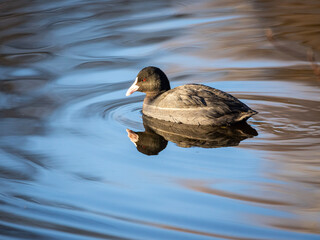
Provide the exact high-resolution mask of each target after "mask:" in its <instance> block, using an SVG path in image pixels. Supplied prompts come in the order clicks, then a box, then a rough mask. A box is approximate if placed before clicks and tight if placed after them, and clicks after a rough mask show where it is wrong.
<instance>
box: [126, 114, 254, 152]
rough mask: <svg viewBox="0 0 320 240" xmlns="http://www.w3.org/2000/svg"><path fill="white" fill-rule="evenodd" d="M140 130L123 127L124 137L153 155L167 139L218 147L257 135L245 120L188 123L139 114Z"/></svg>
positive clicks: (205, 146)
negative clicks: (225, 124) (221, 123)
mask: <svg viewBox="0 0 320 240" xmlns="http://www.w3.org/2000/svg"><path fill="white" fill-rule="evenodd" d="M143 125H144V127H145V131H144V132H133V131H132V130H129V129H127V132H128V137H129V138H130V140H131V141H132V142H133V143H134V144H135V146H136V147H137V149H138V151H139V152H142V153H144V154H146V155H156V154H158V153H159V152H160V151H162V150H163V149H165V148H166V146H167V142H168V141H171V142H174V143H176V144H177V145H178V146H179V147H202V148H218V147H229V146H237V145H238V144H239V143H240V142H241V141H242V140H244V139H246V138H250V137H254V136H257V135H258V133H257V131H256V130H255V129H253V128H252V127H251V126H249V125H248V124H247V123H245V122H242V123H240V124H238V125H234V126H229V127H213V126H192V125H191V126H190V125H186V124H178V123H172V122H167V121H162V120H158V119H155V118H150V117H147V116H145V115H143Z"/></svg>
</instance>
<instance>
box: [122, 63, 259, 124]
mask: <svg viewBox="0 0 320 240" xmlns="http://www.w3.org/2000/svg"><path fill="white" fill-rule="evenodd" d="M136 91H139V92H143V93H145V94H146V96H145V98H144V101H143V107H142V114H143V115H146V116H148V117H151V118H155V119H158V120H163V121H168V122H173V123H179V124H188V125H198V126H199V125H212V126H230V125H234V124H237V123H241V122H245V121H246V120H248V119H249V118H250V117H252V116H253V115H255V114H257V113H258V112H257V111H255V110H252V109H251V108H249V107H248V106H247V105H246V104H244V103H243V102H241V101H240V100H239V99H237V98H236V97H234V96H232V95H231V94H229V93H226V92H224V91H221V90H219V89H216V88H213V87H209V86H206V85H202V84H194V83H193V84H185V85H182V86H178V87H176V88H173V89H171V87H170V82H169V80H168V77H167V76H166V74H165V73H164V72H163V71H162V70H161V69H160V68H158V67H154V66H149V67H145V68H143V69H142V70H141V71H140V72H139V73H138V75H137V77H136V79H135V81H134V83H133V84H132V85H131V87H129V89H128V90H127V92H126V96H129V95H131V94H132V93H134V92H136Z"/></svg>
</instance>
